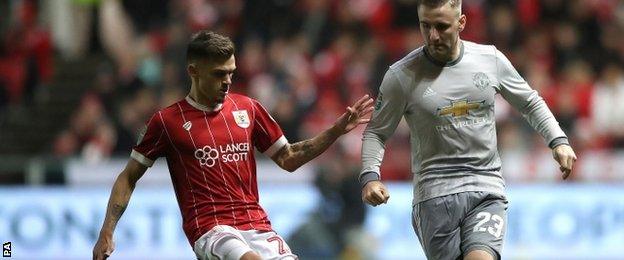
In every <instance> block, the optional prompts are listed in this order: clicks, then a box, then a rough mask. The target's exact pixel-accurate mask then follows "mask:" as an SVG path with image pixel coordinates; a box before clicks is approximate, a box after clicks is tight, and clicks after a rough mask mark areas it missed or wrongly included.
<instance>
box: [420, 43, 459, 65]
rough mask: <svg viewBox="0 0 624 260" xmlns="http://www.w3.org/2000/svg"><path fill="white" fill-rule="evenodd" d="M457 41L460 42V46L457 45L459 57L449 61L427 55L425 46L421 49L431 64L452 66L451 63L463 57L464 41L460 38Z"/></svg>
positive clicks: (453, 63)
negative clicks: (438, 59)
mask: <svg viewBox="0 0 624 260" xmlns="http://www.w3.org/2000/svg"><path fill="white" fill-rule="evenodd" d="M459 43H460V44H461V46H460V47H459V57H457V59H455V60H453V61H449V62H440V61H437V60H436V59H434V58H433V57H432V56H431V55H429V52H427V48H423V51H424V52H425V57H427V59H428V60H429V61H431V62H432V63H433V64H435V65H438V66H440V67H450V66H453V65H455V64H457V63H459V62H460V61H461V59H462V58H463V57H464V42H463V41H462V40H460V41H459Z"/></svg>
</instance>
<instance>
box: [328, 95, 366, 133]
mask: <svg viewBox="0 0 624 260" xmlns="http://www.w3.org/2000/svg"><path fill="white" fill-rule="evenodd" d="M371 112H373V99H372V98H370V97H369V96H368V95H364V96H362V97H361V98H360V99H359V100H358V101H355V103H353V105H351V106H349V107H347V111H346V112H345V113H344V114H342V115H341V116H340V117H339V118H338V120H336V123H335V125H334V126H335V127H336V128H337V129H338V131H340V134H341V135H343V134H346V133H348V132H349V131H351V130H353V128H355V127H356V126H358V125H360V124H366V123H368V121H370V117H368V118H366V116H367V115H368V114H370V113H371Z"/></svg>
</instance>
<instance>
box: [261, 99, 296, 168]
mask: <svg viewBox="0 0 624 260" xmlns="http://www.w3.org/2000/svg"><path fill="white" fill-rule="evenodd" d="M252 104H253V118H254V121H255V122H254V128H253V140H254V145H255V146H256V148H258V150H259V151H260V152H262V153H264V154H265V155H267V156H269V157H271V156H273V154H275V152H277V151H278V150H279V149H281V148H282V147H283V146H284V145H286V144H287V143H288V140H286V137H285V136H284V133H283V132H282V128H280V126H279V125H278V124H277V122H275V120H274V119H273V117H271V115H270V114H269V112H267V111H266V109H265V108H264V107H263V106H262V105H261V104H260V103H259V102H258V101H256V100H252Z"/></svg>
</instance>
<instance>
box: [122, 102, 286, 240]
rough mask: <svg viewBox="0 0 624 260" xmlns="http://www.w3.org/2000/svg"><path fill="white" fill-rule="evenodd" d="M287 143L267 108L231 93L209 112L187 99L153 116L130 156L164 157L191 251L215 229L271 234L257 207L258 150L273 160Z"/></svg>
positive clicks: (149, 160) (144, 158) (143, 160)
mask: <svg viewBox="0 0 624 260" xmlns="http://www.w3.org/2000/svg"><path fill="white" fill-rule="evenodd" d="M286 143H287V140H286V137H284V135H283V133H282V130H281V128H280V127H279V125H278V124H277V123H276V122H275V120H273V118H272V117H271V116H270V115H269V113H268V112H267V111H266V109H265V108H264V107H262V105H261V104H260V103H259V102H258V101H256V100H254V99H251V98H249V97H246V96H242V95H238V94H228V95H227V96H226V98H225V101H224V102H223V104H222V105H221V106H220V107H218V108H217V109H215V110H210V109H209V108H207V107H206V106H203V105H201V104H199V103H197V102H195V101H194V100H193V99H191V98H190V97H186V98H185V99H184V100H181V101H179V102H177V103H175V104H173V105H171V106H169V107H167V108H165V109H162V110H160V111H158V112H156V113H154V115H153V116H152V118H151V119H150V120H149V122H148V123H147V129H146V131H145V134H144V136H143V137H142V138H141V140H140V141H139V143H138V144H137V145H136V146H135V147H134V149H133V151H132V153H131V155H130V156H131V157H132V158H133V159H135V160H137V161H138V162H140V163H141V164H143V165H145V166H148V167H149V166H151V165H152V164H153V163H154V161H155V160H156V159H157V158H158V157H165V158H166V159H167V165H168V167H169V172H170V174H171V179H172V182H173V188H174V190H175V193H176V197H177V200H178V205H179V206H180V212H181V213H182V221H183V229H184V232H185V233H186V236H187V238H188V239H189V242H190V243H191V246H193V244H194V243H195V241H196V240H197V239H198V238H199V237H200V236H202V235H203V234H204V233H206V232H208V231H209V230H210V229H212V228H213V227H214V226H216V225H229V226H232V227H234V228H237V229H240V230H250V229H255V230H271V223H270V222H269V220H268V218H267V215H266V213H265V212H264V210H263V209H262V207H260V205H259V203H258V186H257V181H256V162H255V159H254V152H253V147H256V148H257V149H258V150H259V151H260V152H262V153H264V154H265V155H267V156H269V157H270V156H272V155H273V154H274V153H275V152H276V151H278V150H279V149H280V148H282V147H283V146H284V145H285V144H286Z"/></svg>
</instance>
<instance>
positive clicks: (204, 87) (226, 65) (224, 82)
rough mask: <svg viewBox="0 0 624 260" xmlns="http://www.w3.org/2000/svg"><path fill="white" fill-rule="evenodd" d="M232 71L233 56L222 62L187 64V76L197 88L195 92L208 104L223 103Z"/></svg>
mask: <svg viewBox="0 0 624 260" xmlns="http://www.w3.org/2000/svg"><path fill="white" fill-rule="evenodd" d="M234 70H236V62H235V59H234V55H232V57H230V58H229V59H227V60H226V61H224V62H214V61H198V62H195V63H192V64H189V74H190V75H191V78H192V80H193V81H194V83H195V84H196V85H197V87H198V91H197V92H198V94H200V95H201V96H202V97H203V98H204V99H205V100H207V101H208V102H209V104H220V103H223V101H224V100H225V95H227V93H228V91H229V90H230V85H232V76H233V75H234Z"/></svg>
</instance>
